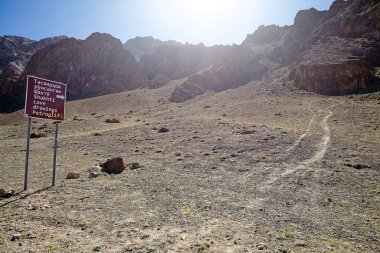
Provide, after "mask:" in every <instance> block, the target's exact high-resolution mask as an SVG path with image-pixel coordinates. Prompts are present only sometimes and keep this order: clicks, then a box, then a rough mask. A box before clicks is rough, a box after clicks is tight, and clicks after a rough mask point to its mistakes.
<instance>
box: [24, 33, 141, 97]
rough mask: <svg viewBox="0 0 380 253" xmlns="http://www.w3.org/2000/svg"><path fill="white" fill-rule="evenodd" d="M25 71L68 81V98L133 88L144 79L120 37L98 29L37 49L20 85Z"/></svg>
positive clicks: (139, 84) (64, 81) (60, 80)
mask: <svg viewBox="0 0 380 253" xmlns="http://www.w3.org/2000/svg"><path fill="white" fill-rule="evenodd" d="M28 74H33V75H36V76H39V77H42V78H47V79H51V80H56V81H59V82H63V83H67V84H69V85H68V90H67V96H68V98H69V99H76V98H84V97H91V96H97V95H104V94H109V93H115V92H121V91H125V90H131V89H136V88H138V87H140V86H141V82H143V81H144V79H145V77H144V75H142V74H140V72H139V68H138V64H137V62H136V60H135V59H134V57H133V55H132V54H131V53H129V52H128V51H127V50H125V49H124V48H123V44H122V43H121V41H120V40H118V39H116V38H114V37H112V36H111V35H108V34H102V33H94V34H92V35H91V36H89V37H88V38H87V39H85V40H77V39H74V38H68V39H64V40H61V41H60V42H58V43H55V44H51V45H49V46H47V47H45V48H43V49H41V50H39V51H38V52H37V53H36V54H34V55H33V57H32V58H31V59H30V62H29V63H28V65H27V67H26V69H25V71H24V72H23V74H22V76H21V78H20V80H21V85H22V87H24V83H25V80H26V76H27V75H28Z"/></svg>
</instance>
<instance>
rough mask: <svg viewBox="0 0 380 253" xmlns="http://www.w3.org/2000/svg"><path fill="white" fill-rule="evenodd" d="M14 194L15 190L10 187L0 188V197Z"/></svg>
mask: <svg viewBox="0 0 380 253" xmlns="http://www.w3.org/2000/svg"><path fill="white" fill-rule="evenodd" d="M13 195H15V190H13V189H12V188H0V198H10V197H12V196H13Z"/></svg>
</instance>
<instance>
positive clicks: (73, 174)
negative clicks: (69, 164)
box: [66, 172, 80, 179]
mask: <svg viewBox="0 0 380 253" xmlns="http://www.w3.org/2000/svg"><path fill="white" fill-rule="evenodd" d="M79 177H80V173H79V172H69V173H67V175H66V179H77V178H79Z"/></svg>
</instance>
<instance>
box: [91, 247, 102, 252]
mask: <svg viewBox="0 0 380 253" xmlns="http://www.w3.org/2000/svg"><path fill="white" fill-rule="evenodd" d="M101 249H102V247H100V246H95V247H94V248H93V250H92V251H95V252H99V251H100V250H101Z"/></svg>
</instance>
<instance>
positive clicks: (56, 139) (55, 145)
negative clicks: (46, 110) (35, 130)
mask: <svg viewBox="0 0 380 253" xmlns="http://www.w3.org/2000/svg"><path fill="white" fill-rule="evenodd" d="M57 144H58V121H56V122H55V137H54V158H53V182H52V184H51V186H54V185H55V167H56V165H57V147H58V145H57Z"/></svg>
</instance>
